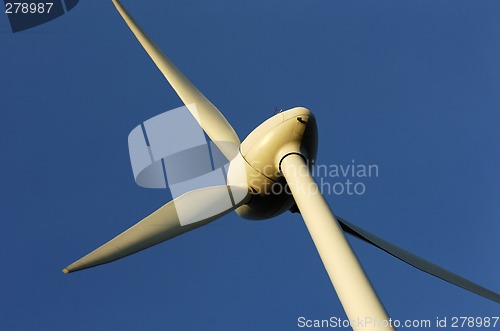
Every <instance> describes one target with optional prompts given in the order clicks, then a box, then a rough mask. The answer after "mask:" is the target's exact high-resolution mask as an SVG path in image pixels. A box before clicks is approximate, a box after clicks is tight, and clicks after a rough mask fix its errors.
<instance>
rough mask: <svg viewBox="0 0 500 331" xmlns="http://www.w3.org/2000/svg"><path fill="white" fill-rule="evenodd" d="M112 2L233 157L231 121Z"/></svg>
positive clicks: (234, 136) (200, 120)
mask: <svg viewBox="0 0 500 331" xmlns="http://www.w3.org/2000/svg"><path fill="white" fill-rule="evenodd" d="M113 4H114V5H115V7H116V9H117V10H118V12H119V13H120V15H121V16H122V17H123V19H124V20H125V23H127V25H128V27H129V28H130V30H131V31H132V32H133V33H134V35H135V36H136V38H137V40H139V42H140V43H141V45H142V47H144V49H145V50H146V52H147V53H148V54H149V56H150V57H151V59H152V60H153V61H154V63H155V64H156V66H157V67H158V69H160V71H161V72H162V73H163V75H164V76H165V78H166V79H167V80H168V82H169V83H170V85H171V86H172V88H173V89H174V90H175V92H176V93H177V95H178V96H179V98H181V100H182V102H183V103H184V104H185V105H186V106H187V107H188V109H189V110H190V111H191V113H192V114H193V116H194V118H195V119H196V120H197V121H198V123H199V124H200V126H201V127H202V128H203V130H205V132H206V133H207V135H208V136H209V137H210V139H212V141H213V142H214V143H215V144H216V145H217V147H218V148H219V149H220V150H221V152H222V153H223V154H224V156H225V157H226V158H227V159H228V160H232V159H233V158H234V157H235V155H236V153H237V151H238V147H239V145H240V139H239V138H238V135H237V134H236V132H235V131H234V129H233V127H232V126H231V124H229V122H228V121H227V120H226V118H225V117H224V115H222V113H221V112H220V111H219V110H218V109H217V108H216V107H215V106H214V105H213V104H212V103H211V102H210V101H209V100H208V99H207V98H206V97H205V96H204V95H203V94H202V93H201V92H200V91H199V90H198V89H197V88H196V87H195V86H194V85H193V84H192V83H191V82H190V81H189V80H188V79H187V78H186V76H184V74H183V73H182V72H181V71H180V70H179V69H177V67H176V66H175V65H174V64H173V63H172V61H170V59H169V58H167V56H165V54H163V52H162V51H161V50H160V49H159V48H158V47H157V46H156V45H155V44H154V43H153V42H152V41H151V40H150V39H149V37H148V36H147V35H146V34H145V33H144V31H142V29H141V27H140V26H139V25H138V24H137V23H136V22H135V21H134V19H133V18H132V17H131V16H130V15H129V13H128V12H127V10H126V9H125V8H124V7H123V5H122V4H121V3H120V2H119V1H118V0H113Z"/></svg>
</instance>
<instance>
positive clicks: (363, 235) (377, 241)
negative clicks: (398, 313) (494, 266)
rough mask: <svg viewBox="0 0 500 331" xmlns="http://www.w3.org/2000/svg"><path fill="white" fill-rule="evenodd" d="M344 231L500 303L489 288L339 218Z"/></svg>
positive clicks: (498, 298) (438, 276)
mask: <svg viewBox="0 0 500 331" xmlns="http://www.w3.org/2000/svg"><path fill="white" fill-rule="evenodd" d="M337 220H338V221H339V223H340V226H341V227H342V229H343V230H344V231H345V232H347V233H349V234H351V235H353V236H354V237H356V238H358V239H361V240H363V241H365V242H367V243H369V244H372V245H373V246H375V247H377V248H379V249H381V250H383V251H384V252H386V253H389V254H390V255H392V256H394V257H395V258H397V259H399V260H401V261H403V262H405V263H407V264H409V265H411V266H413V267H415V268H417V269H419V270H421V271H423V272H426V273H428V274H430V275H432V276H435V277H437V278H441V279H442V280H444V281H447V282H448V283H451V284H453V285H456V286H458V287H461V288H463V289H465V290H468V291H470V292H473V293H475V294H477V295H480V296H482V297H484V298H486V299H489V300H492V301H495V302H497V303H500V294H498V293H495V292H493V291H491V290H489V289H487V288H484V287H482V286H480V285H478V284H476V283H473V282H471V281H470V280H468V279H465V278H463V277H461V276H459V275H457V274H454V273H453V272H451V271H448V270H446V269H444V268H442V267H440V266H438V265H436V264H434V263H432V262H430V261H427V260H425V259H423V258H421V257H419V256H417V255H415V254H413V253H411V252H408V251H407V250H404V249H402V248H400V247H398V246H396V245H394V244H391V243H390V242H388V241H385V240H383V239H381V238H379V237H377V236H376V235H374V234H372V233H370V232H368V231H365V230H363V229H361V228H360V227H357V226H356V225H354V224H352V223H349V222H347V221H346V220H345V219H343V218H340V217H337Z"/></svg>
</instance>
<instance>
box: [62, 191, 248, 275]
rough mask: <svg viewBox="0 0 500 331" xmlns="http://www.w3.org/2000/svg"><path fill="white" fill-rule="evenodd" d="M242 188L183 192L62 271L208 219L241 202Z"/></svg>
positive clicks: (137, 248)
mask: <svg viewBox="0 0 500 331" xmlns="http://www.w3.org/2000/svg"><path fill="white" fill-rule="evenodd" d="M244 190H246V191H247V192H248V189H246V188H241V187H235V186H225V185H223V186H212V187H208V188H203V189H199V190H194V191H191V192H188V193H185V194H183V195H181V196H180V197H178V198H176V199H174V200H172V201H170V202H168V203H167V204H165V205H164V206H162V207H161V208H159V209H158V210H156V211H155V212H154V213H152V214H151V215H149V216H147V217H146V218H144V219H143V220H142V221H140V222H139V223H137V224H136V225H134V226H132V227H131V228H130V229H128V230H126V231H125V232H123V233H122V234H120V235H118V236H117V237H115V238H114V239H112V240H110V241H108V242H107V243H105V244H104V245H102V246H101V247H99V248H97V249H96V250H94V251H93V252H91V253H89V254H87V255H86V256H84V257H83V258H81V259H79V260H78V261H76V262H74V263H72V264H71V265H69V266H67V267H66V268H65V269H63V272H64V273H69V272H73V271H77V270H81V269H86V268H90V267H94V266H97V265H100V264H104V263H108V262H112V261H115V260H118V259H120V258H122V257H125V256H128V255H131V254H134V253H136V252H139V251H141V250H143V249H145V248H148V247H151V246H153V245H156V244H159V243H161V242H163V241H165V240H168V239H171V238H173V237H175V236H178V235H180V234H182V233H185V232H187V231H190V230H193V229H195V228H198V227H200V226H202V225H205V224H207V223H210V222H212V221H214V220H216V219H217V218H219V217H221V216H223V215H225V214H227V213H229V212H230V211H232V210H234V209H236V208H238V207H239V206H240V205H242V204H243V203H245V202H246V200H247V197H248V193H247V194H245V192H244ZM236 199H238V200H236ZM183 224H184V225H183Z"/></svg>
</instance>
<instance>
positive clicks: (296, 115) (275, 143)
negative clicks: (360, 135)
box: [230, 107, 318, 220]
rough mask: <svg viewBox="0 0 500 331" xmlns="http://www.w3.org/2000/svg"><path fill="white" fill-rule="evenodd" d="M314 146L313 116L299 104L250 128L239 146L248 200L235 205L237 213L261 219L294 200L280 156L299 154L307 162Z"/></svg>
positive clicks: (291, 204) (286, 208)
mask: <svg viewBox="0 0 500 331" xmlns="http://www.w3.org/2000/svg"><path fill="white" fill-rule="evenodd" d="M317 146H318V129H317V126H316V120H315V118H314V115H313V114H312V113H311V112H310V111H309V110H308V109H306V108H303V107H296V108H292V109H289V110H286V111H283V112H280V113H278V114H276V115H274V116H273V117H271V118H269V119H268V120H266V121H265V122H264V123H262V124H261V125H259V126H258V127H257V128H256V129H255V130H253V131H252V132H251V133H250V134H249V135H248V137H247V138H246V139H245V140H244V141H243V142H242V144H241V147H240V152H241V156H242V158H243V161H244V162H245V170H246V179H247V186H248V187H249V189H250V190H251V191H252V193H253V194H252V198H251V200H250V202H248V203H247V204H245V205H243V206H241V207H239V208H238V209H236V212H237V213H238V215H240V216H241V217H244V218H246V219H254V220H261V219H267V218H271V217H274V216H277V215H279V214H281V213H283V212H285V211H287V210H289V209H290V208H291V207H292V206H293V205H294V204H295V202H294V200H293V197H292V196H291V194H290V192H289V190H288V189H287V188H286V187H285V184H286V181H285V179H284V177H283V176H282V175H281V171H280V163H281V160H282V159H283V157H285V156H286V155H288V154H300V155H301V156H302V157H304V158H305V159H306V161H307V164H308V165H310V166H311V165H312V164H313V163H314V161H315V158H316V151H317ZM230 169H231V168H230ZM230 173H231V171H230Z"/></svg>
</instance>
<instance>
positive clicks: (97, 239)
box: [0, 0, 500, 330]
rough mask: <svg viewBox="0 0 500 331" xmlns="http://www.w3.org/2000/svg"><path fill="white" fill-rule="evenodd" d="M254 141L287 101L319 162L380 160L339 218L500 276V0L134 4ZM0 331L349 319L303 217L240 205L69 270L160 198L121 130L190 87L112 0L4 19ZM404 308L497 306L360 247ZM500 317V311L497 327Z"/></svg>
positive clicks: (473, 310) (452, 265)
mask: <svg viewBox="0 0 500 331" xmlns="http://www.w3.org/2000/svg"><path fill="white" fill-rule="evenodd" d="M124 5H125V6H126V7H127V8H128V9H129V11H130V12H131V13H132V14H133V16H134V17H135V18H136V19H137V21H138V22H140V24H141V25H142V26H143V28H144V29H145V30H146V31H147V33H148V34H149V35H150V36H151V38H152V39H153V40H154V41H156V42H157V44H158V45H159V46H160V48H162V49H163V50H164V51H165V52H166V53H167V54H168V55H169V56H170V57H171V59H172V60H173V61H174V62H175V63H176V64H177V65H178V66H179V67H180V68H181V70H183V71H184V73H185V74H186V75H187V76H188V77H190V79H191V80H192V81H193V82H194V83H195V84H196V85H197V86H198V87H199V88H200V90H202V91H203V93H204V94H205V95H206V96H207V97H208V98H209V99H210V100H211V101H212V102H213V103H214V104H215V105H217V106H218V107H219V109H220V110H221V111H222V112H223V113H224V115H225V116H226V118H227V119H228V120H229V122H230V123H232V124H233V126H234V128H235V129H236V131H237V132H238V134H239V135H240V137H241V138H242V139H243V138H244V137H245V136H246V135H247V134H248V133H250V132H251V131H252V130H253V128H255V127H256V126H257V125H258V124H260V123H261V122H262V121H264V120H265V119H267V118H268V117H270V116H272V114H273V112H274V108H275V107H276V106H278V107H280V108H283V109H287V108H290V107H294V106H305V107H308V108H309V109H311V110H312V111H313V112H314V114H315V115H316V118H317V120H318V122H319V139H320V142H319V154H318V162H319V163H323V164H348V163H350V162H351V160H355V162H356V163H363V164H377V165H378V166H379V170H380V176H379V177H378V178H374V179H371V180H367V181H365V183H366V185H367V192H366V194H364V195H362V196H348V195H341V196H336V195H329V196H327V197H326V198H327V200H328V202H329V203H330V204H331V206H332V209H333V210H334V212H335V213H337V214H338V215H340V216H343V217H344V218H346V219H348V220H350V221H351V222H353V223H355V224H357V225H359V226H361V227H363V228H365V229H367V230H369V231H371V232H373V233H375V234H377V235H379V236H381V237H382V238H385V239H387V240H390V241H392V242H393V243H395V244H397V245H399V246H402V247H404V248H406V249H408V250H410V251H412V252H414V253H416V254H418V255H420V256H422V257H424V258H427V259H429V260H431V261H433V262H435V263H438V264H440V265H442V266H444V267H446V268H448V269H450V270H451V271H454V272H456V273H458V274H460V275H462V276H464V277H466V278H469V279H471V280H473V281H475V282H477V283H479V284H481V285H483V286H486V287H488V288H491V289H493V290H495V291H497V292H498V291H500V285H499V283H498V279H499V276H500V264H499V263H498V260H499V254H498V252H499V249H500V241H499V238H498V237H499V235H500V223H499V219H500V206H499V201H500V176H499V174H498V169H499V165H500V153H499V152H500V150H499V141H500V130H499V127H500V112H499V110H500V93H499V91H500V64H499V63H500V62H499V61H498V59H500V43H499V40H500V2H498V1H381V2H375V1H273V2H267V1H231V2H229V1H190V2H185V1H180V0H179V1H159V0H156V1H153V0H148V1H141V2H139V1H136V2H134V1H124ZM0 44H1V47H0V59H1V60H0V87H1V100H0V110H1V111H0V123H1V124H2V130H1V140H0V155H1V157H2V162H1V163H0V171H1V172H0V173H1V176H0V183H1V191H0V194H1V196H0V203H1V210H2V216H1V224H2V230H1V231H0V261H1V262H2V269H1V282H0V293H1V295H0V312H1V315H2V317H1V318H0V328H1V329H2V330H294V329H298V328H297V318H298V317H299V316H305V317H307V318H310V319H324V318H329V317H330V316H338V317H342V318H343V317H344V316H345V315H344V313H343V310H342V307H341V305H340V303H339V301H338V299H337V297H336V295H335V293H334V291H333V288H332V286H331V284H330V281H329V279H328V277H327V274H326V272H325V270H324V268H323V266H322V264H321V261H320V259H319V257H318V255H317V253H316V250H315V247H314V245H313V243H312V241H311V239H310V237H309V234H308V233H307V230H306V228H305V226H304V224H303V221H302V220H301V218H300V216H299V215H297V214H294V215H292V214H290V213H286V214H283V215H281V216H279V217H277V218H276V219H272V220H269V221H263V222H250V221H245V220H242V219H239V218H238V217H237V216H236V215H235V214H234V213H233V214H231V215H229V216H226V217H224V218H223V219H221V220H219V221H217V222H214V223H212V224H210V225H208V226H206V227H203V228H200V229H198V230H195V231H193V232H191V233H189V234H186V235H183V236H181V237H178V238H175V239H173V240H172V241H170V242H167V243H164V244H161V245H159V246H156V247H154V248H151V249H149V250H147V251H144V252H141V253H138V254H136V255H134V256H131V257H128V258H126V259H123V260H120V261H118V262H115V263H112V264H109V265H105V266H101V267H98V268H94V269H91V270H86V271H82V272H78V273H75V274H70V275H64V274H63V273H61V271H60V270H61V269H62V268H63V267H65V266H66V265H68V264H69V263H71V262H73V261H74V260H76V259H77V258H80V257H81V256H83V255H84V254H86V253H87V252H88V251H90V250H92V249H94V248H96V247H97V246H99V245H100V244H102V243H103V242H105V241H107V240H108V239H110V238H111V237H113V236H114V235H116V234H118V233H119V232H121V231H122V230H124V229H126V228H128V227H129V226H131V225H133V224H134V223H136V222H137V221H138V220H140V219H141V218H142V217H144V216H145V215H147V214H149V213H150V212H152V211H154V210H155V209H156V208H158V207H159V206H161V205H162V204H163V203H165V202H167V201H168V199H169V196H168V193H167V192H166V191H164V190H147V189H142V188H140V187H138V186H136V184H135V183H134V180H133V176H132V171H131V167H130V161H129V155H128V149H127V135H128V133H129V132H130V131H131V130H132V129H133V128H134V127H135V126H136V125H138V124H139V123H141V122H143V121H144V120H146V119H148V118H151V117H153V116H154V115H157V114H159V113H161V112H163V111H166V110H168V109H172V108H175V107H178V106H179V105H180V104H181V102H180V100H179V99H178V97H177V96H176V95H175V93H174V92H173V91H172V89H171V88H170V87H169V86H168V85H167V83H166V82H165V80H164V78H163V76H162V75H161V74H160V73H159V72H158V71H157V69H156V68H155V66H154V65H153V63H152V61H151V60H150V59H149V57H148V56H147V55H146V53H145V52H144V50H143V49H142V48H141V46H140V45H139V43H138V42H137V41H136V40H135V38H134V37H133V36H132V34H131V32H130V31H129V30H128V28H127V27H126V25H125V24H124V22H123V21H122V19H121V17H120V16H119V15H118V13H117V12H116V10H115V9H114V6H113V5H112V3H111V1H106V2H102V1H99V2H97V1H86V2H81V3H80V4H79V6H78V7H77V8H75V10H72V11H71V12H69V13H68V14H66V15H64V16H63V17H60V18H58V19H56V20H54V21H52V22H49V23H47V24H45V25H43V26H40V27H37V28H34V29H31V30H27V31H25V32H21V33H16V34H12V33H11V32H10V27H9V25H8V20H7V17H6V15H3V14H2V15H0ZM350 241H351V243H352V246H353V248H354V249H355V251H356V252H357V254H358V256H359V259H360V260H361V262H362V264H363V266H364V268H365V270H366V272H367V274H368V275H369V277H370V279H371V281H372V282H373V285H374V287H375V288H376V290H377V292H378V294H379V296H380V298H381V299H382V301H383V303H384V305H385V306H386V308H387V310H388V312H389V314H390V315H391V316H392V317H393V318H394V319H400V320H404V319H430V320H432V321H434V320H435V318H436V317H440V318H443V317H447V318H448V320H449V319H450V318H451V317H452V316H492V315H497V316H498V312H499V305H498V304H496V303H493V302H491V301H488V300H486V299H484V298H481V297H479V296H477V295H474V294H471V293H469V292H467V291H465V290H462V289H459V288H457V287H455V286H453V285H450V284H448V283H445V282H443V281H441V280H439V279H435V278H433V277H431V276H428V275H427V274H424V273H422V272H420V271H417V270H415V269H413V268H412V267H409V266H407V265H405V264H403V263H401V262H399V261H398V260H396V259H394V258H392V257H390V256H388V255H387V254H385V253H383V252H381V251H379V250H377V249H375V248H372V247H370V246H368V245H367V244H365V243H363V242H359V241H357V240H356V239H351V240H350ZM499 327H500V325H497V328H499Z"/></svg>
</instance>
